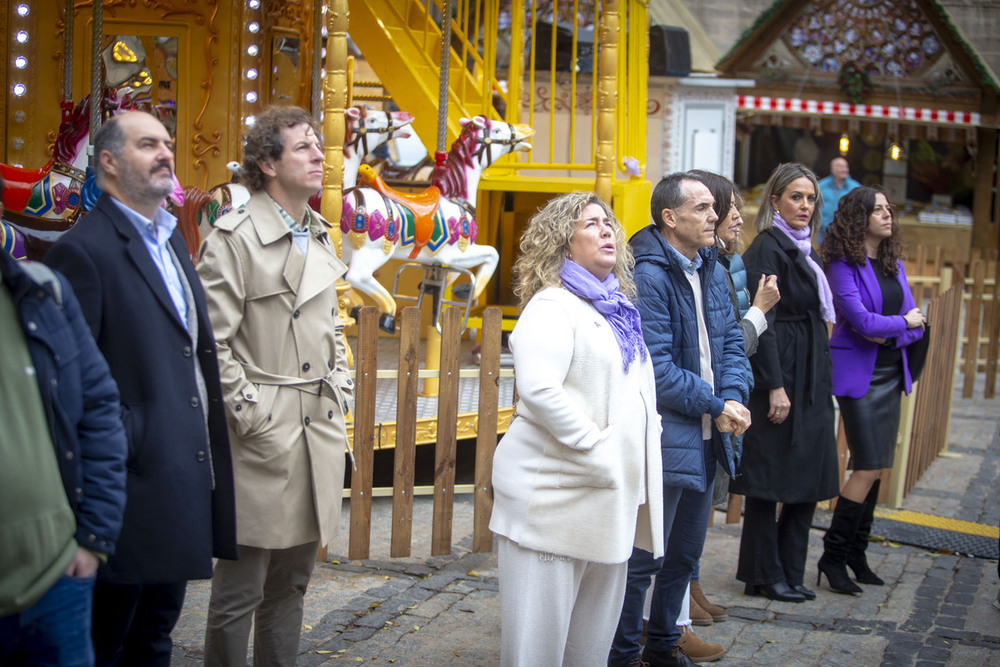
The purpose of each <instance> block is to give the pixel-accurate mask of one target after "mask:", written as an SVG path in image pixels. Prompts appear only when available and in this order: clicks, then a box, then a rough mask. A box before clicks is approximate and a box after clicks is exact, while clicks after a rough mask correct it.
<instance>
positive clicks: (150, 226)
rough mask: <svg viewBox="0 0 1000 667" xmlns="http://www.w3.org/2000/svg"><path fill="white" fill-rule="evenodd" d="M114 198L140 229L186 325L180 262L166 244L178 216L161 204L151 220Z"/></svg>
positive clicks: (178, 314)
mask: <svg viewBox="0 0 1000 667" xmlns="http://www.w3.org/2000/svg"><path fill="white" fill-rule="evenodd" d="M111 201H113V202H114V203H115V204H116V205H117V206H118V208H119V210H121V212H122V213H124V214H125V217H126V218H127V219H128V221H129V222H131V223H132V224H133V225H134V226H135V229H136V231H137V232H139V238H141V239H142V242H143V244H144V245H145V246H146V250H148V251H149V256H150V258H151V259H152V260H153V264H154V265H155V266H156V269H157V271H159V272H160V276H161V277H162V278H163V283H164V284H165V285H166V287H167V293H168V294H169V295H170V300H171V301H172V302H173V304H174V308H175V309H176V310H177V317H179V318H180V320H181V322H183V323H184V326H185V327H186V326H187V324H188V321H187V302H185V301H184V286H183V285H182V284H181V278H180V276H179V275H178V274H177V266H176V265H175V264H174V260H173V258H172V257H171V256H170V249H169V248H167V241H168V240H170V236H171V235H172V234H173V233H174V229H176V227H177V218H175V217H174V216H172V215H170V214H169V213H167V211H166V210H165V209H162V208H158V209H156V213H155V214H154V215H153V219H152V220H150V219H149V218H147V217H146V216H144V215H142V214H141V213H137V212H136V211H133V210H132V209H130V208H129V207H128V206H126V205H125V204H123V203H121V202H120V201H118V200H117V199H115V198H114V197H112V198H111Z"/></svg>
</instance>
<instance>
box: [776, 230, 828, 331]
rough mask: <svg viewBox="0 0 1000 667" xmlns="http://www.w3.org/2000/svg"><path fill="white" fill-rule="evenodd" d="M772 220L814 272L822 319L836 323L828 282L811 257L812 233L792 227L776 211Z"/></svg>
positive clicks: (820, 268)
mask: <svg viewBox="0 0 1000 667" xmlns="http://www.w3.org/2000/svg"><path fill="white" fill-rule="evenodd" d="M772 221H773V222H774V226H775V227H777V228H778V229H780V230H781V231H783V232H785V234H786V235H788V238H790V239H791V240H792V243H794V244H795V247H797V248H798V249H799V250H800V251H801V252H802V254H803V255H805V258H806V264H808V265H809V268H810V269H812V270H813V273H814V274H816V284H817V285H818V286H819V312H820V314H821V315H822V316H823V319H824V320H826V321H827V322H829V323H830V324H834V323H836V321H837V315H836V313H835V312H834V310H833V292H831V291H830V282H829V281H828V280H827V279H826V274H825V273H823V268H822V267H821V266H820V265H819V264H817V263H816V260H814V259H813V258H812V239H811V236H812V235H811V234H810V232H809V228H808V227H806V228H805V229H794V228H793V227H791V226H790V225H789V224H788V223H787V222H785V219H784V218H782V217H781V216H780V215H778V212H777V211H775V212H774V218H772Z"/></svg>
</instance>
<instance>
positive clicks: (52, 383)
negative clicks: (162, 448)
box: [0, 252, 128, 554]
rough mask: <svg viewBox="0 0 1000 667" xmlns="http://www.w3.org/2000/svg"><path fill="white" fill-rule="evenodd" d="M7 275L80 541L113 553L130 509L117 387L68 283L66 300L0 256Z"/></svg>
mask: <svg viewBox="0 0 1000 667" xmlns="http://www.w3.org/2000/svg"><path fill="white" fill-rule="evenodd" d="M0 273H2V275H3V282H4V283H6V284H7V286H8V288H9V289H10V292H11V294H12V295H13V297H14V303H15V306H16V308H17V312H18V315H19V318H20V321H21V326H22V328H23V330H24V336H25V340H26V341H27V343H28V351H29V353H30V355H31V362H32V363H33V364H34V366H35V373H36V375H37V378H38V389H39V391H40V392H41V397H42V405H43V406H44V408H45V417H46V420H47V421H48V426H49V434H50V435H51V438H52V444H53V445H54V446H55V455H56V460H57V461H58V463H59V472H60V474H61V476H62V483H63V487H64V488H65V490H66V497H67V498H68V499H69V505H70V507H71V508H72V510H73V513H74V514H75V515H76V535H75V537H76V541H77V543H78V544H79V545H80V546H82V547H86V548H87V549H90V550H92V551H99V552H102V553H106V554H113V553H114V551H115V542H116V540H117V539H118V534H119V532H120V531H121V527H122V516H123V514H124V512H125V455H126V452H127V447H128V446H127V444H126V442H125V430H124V428H123V427H122V422H121V404H120V402H119V398H118V386H117V385H116V384H115V381H114V379H112V377H111V372H110V371H109V370H108V364H107V362H105V361H104V357H103V356H102V355H101V352H100V350H98V349H97V344H96V343H95V342H94V339H93V338H92V337H91V335H90V328H89V327H88V326H87V323H86V321H85V320H84V319H83V312H82V311H81V310H80V304H79V303H78V302H77V300H76V297H75V296H74V295H73V290H72V288H70V286H69V283H68V282H67V281H66V279H65V278H63V277H62V276H61V275H59V274H55V273H53V275H54V276H55V278H56V279H57V280H58V281H59V284H60V286H61V289H60V290H59V291H60V295H59V302H57V301H56V299H55V298H54V296H53V289H52V286H50V285H39V284H38V283H37V282H35V281H34V280H32V279H31V278H30V277H29V276H28V275H27V274H26V273H25V271H24V270H23V269H22V268H21V266H20V265H19V263H18V262H17V261H15V260H14V259H13V258H11V257H10V256H9V255H8V254H7V253H2V252H0Z"/></svg>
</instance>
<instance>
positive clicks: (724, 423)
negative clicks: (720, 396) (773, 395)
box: [715, 399, 750, 436]
mask: <svg viewBox="0 0 1000 667" xmlns="http://www.w3.org/2000/svg"><path fill="white" fill-rule="evenodd" d="M715 426H716V428H718V429H719V432H721V433H732V434H733V435H736V436H740V435H743V434H744V433H745V432H746V430H747V429H748V428H750V411H749V410H747V409H746V408H745V407H744V406H743V404H742V403H740V402H739V401H734V400H732V399H730V400H727V401H726V406H725V407H724V408H723V409H722V414H721V415H719V416H718V417H716V418H715Z"/></svg>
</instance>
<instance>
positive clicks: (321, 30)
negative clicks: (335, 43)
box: [320, 26, 330, 38]
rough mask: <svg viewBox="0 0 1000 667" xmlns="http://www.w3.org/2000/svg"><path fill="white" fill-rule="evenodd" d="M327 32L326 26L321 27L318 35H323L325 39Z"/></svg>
mask: <svg viewBox="0 0 1000 667" xmlns="http://www.w3.org/2000/svg"><path fill="white" fill-rule="evenodd" d="M329 32H330V31H329V30H327V29H326V26H323V27H322V28H320V34H321V35H323V37H324V38H326V37H328V36H329Z"/></svg>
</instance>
